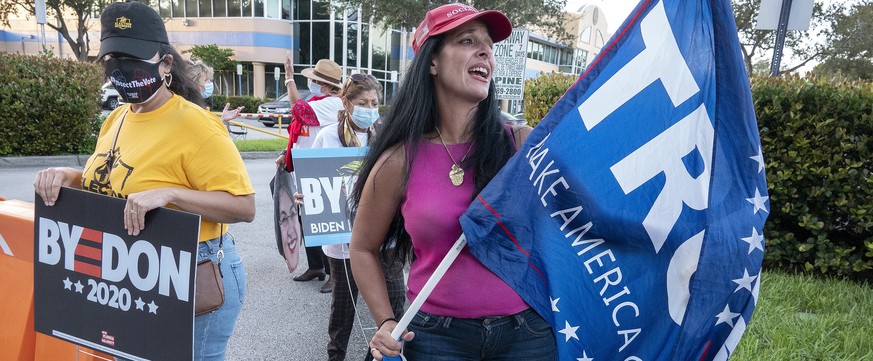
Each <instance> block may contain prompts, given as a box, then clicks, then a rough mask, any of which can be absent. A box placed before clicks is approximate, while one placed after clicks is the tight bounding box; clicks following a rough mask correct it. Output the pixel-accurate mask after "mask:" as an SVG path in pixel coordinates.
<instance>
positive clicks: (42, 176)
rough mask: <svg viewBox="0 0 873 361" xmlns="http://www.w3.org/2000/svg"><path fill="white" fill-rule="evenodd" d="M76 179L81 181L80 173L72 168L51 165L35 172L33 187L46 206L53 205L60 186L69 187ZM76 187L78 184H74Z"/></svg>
mask: <svg viewBox="0 0 873 361" xmlns="http://www.w3.org/2000/svg"><path fill="white" fill-rule="evenodd" d="M76 181H79V182H81V181H82V173H81V172H80V171H78V170H76V169H73V168H62V167H53V168H48V169H43V170H41V171H39V172H37V173H36V180H34V181H33V189H34V190H35V191H36V194H39V196H40V197H42V201H43V202H45V205H46V206H53V205H55V201H57V200H58V193H60V192H61V187H70V186H73V185H74V184H76ZM76 188H78V185H76Z"/></svg>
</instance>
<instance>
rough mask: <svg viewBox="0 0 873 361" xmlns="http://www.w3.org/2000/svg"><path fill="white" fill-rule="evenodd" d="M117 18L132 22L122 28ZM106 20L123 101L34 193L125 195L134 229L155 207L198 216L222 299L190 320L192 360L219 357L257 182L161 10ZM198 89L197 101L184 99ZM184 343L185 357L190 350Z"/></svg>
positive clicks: (136, 10)
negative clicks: (79, 154)
mask: <svg viewBox="0 0 873 361" xmlns="http://www.w3.org/2000/svg"><path fill="white" fill-rule="evenodd" d="M119 18H121V19H125V20H126V21H127V23H126V24H127V25H130V24H135V26H123V25H124V24H122V26H117V25H116V19H119ZM100 24H101V32H100V52H99V53H98V55H97V59H99V60H102V61H103V67H104V70H105V72H106V76H107V77H109V79H110V81H112V83H113V84H114V85H115V88H116V89H118V93H119V96H120V97H121V98H122V100H123V101H124V103H125V104H124V105H122V106H120V107H118V108H116V109H115V110H114V111H113V112H112V113H111V114H110V115H109V116H108V117H107V118H106V120H105V121H104V123H103V126H102V128H101V129H100V133H99V135H98V138H97V144H96V149H95V151H94V153H93V154H91V156H90V158H88V161H87V163H86V164H85V168H84V169H76V168H48V169H45V170H42V171H39V172H38V173H37V175H36V179H35V181H34V188H35V191H36V193H37V194H39V196H40V198H41V199H42V200H43V201H44V202H45V204H46V205H47V206H53V205H54V204H55V202H56V201H57V198H58V194H59V193H60V188H61V187H62V186H63V187H72V188H81V189H84V190H88V191H92V192H95V193H100V194H105V195H109V196H114V197H119V198H123V199H125V200H126V204H125V207H124V214H122V215H119V219H123V222H124V228H125V229H127V231H128V233H129V234H130V235H132V236H136V235H139V234H140V232H141V231H142V230H143V229H144V227H145V225H146V222H145V220H146V215H147V214H148V212H150V211H151V210H153V209H155V208H158V207H171V208H176V209H180V210H183V211H186V212H190V213H195V214H199V215H200V216H201V222H200V240H199V243H198V247H199V250H198V252H197V260H198V261H200V260H203V259H207V258H208V259H210V260H212V261H213V262H216V263H219V264H220V268H221V271H222V273H223V274H224V277H223V278H222V282H223V284H224V296H225V299H224V304H223V305H222V306H221V307H220V308H219V309H218V310H216V311H215V312H211V313H207V314H204V315H200V316H197V317H195V318H194V360H223V359H224V354H225V351H226V349H227V343H228V340H229V339H230V336H231V334H232V333H233V329H234V325H235V324H236V320H237V316H239V312H240V310H242V303H243V299H244V296H245V291H246V273H245V268H244V267H243V264H242V260H241V259H240V256H239V253H237V251H236V246H235V240H234V238H233V237H232V236H231V235H230V234H229V233H227V226H226V224H228V223H237V222H251V221H252V220H253V219H254V217H255V197H254V188H253V187H252V184H251V181H250V180H249V177H248V172H247V171H246V168H245V165H244V164H243V161H242V158H241V157H240V155H239V152H238V151H237V149H236V147H235V146H234V145H233V142H231V141H230V138H229V137H228V136H227V130H226V129H225V127H224V126H222V124H221V123H220V122H219V121H218V119H217V117H216V116H215V115H213V114H212V113H209V112H207V111H206V110H204V109H203V98H202V97H199V94H200V92H199V90H198V88H197V85H196V84H195V83H194V82H192V81H191V80H190V78H189V77H188V69H187V66H188V61H185V60H183V58H182V57H181V56H180V55H179V53H178V52H176V50H175V49H173V47H172V46H170V43H169V40H168V38H167V31H166V29H165V28H164V21H163V19H162V18H161V17H160V15H158V13H157V12H155V10H154V9H152V8H151V7H149V6H148V5H145V4H143V3H140V2H116V3H111V4H109V5H108V6H107V7H106V9H105V10H104V11H103V13H102V14H101V16H100ZM194 95H198V97H197V98H196V99H194V100H199V102H191V101H188V100H186V98H187V99H191V97H193V96H194ZM222 253H223V259H222V260H221V262H218V258H219V254H222ZM178 322H180V323H183V322H191V320H190V319H187V320H186V319H180V320H178ZM137 342H143V343H147V342H149V340H137ZM178 351H179V352H180V355H179V358H184V357H183V355H182V354H181V353H184V352H185V350H178ZM187 352H188V355H190V352H191V351H190V350H188V351H187Z"/></svg>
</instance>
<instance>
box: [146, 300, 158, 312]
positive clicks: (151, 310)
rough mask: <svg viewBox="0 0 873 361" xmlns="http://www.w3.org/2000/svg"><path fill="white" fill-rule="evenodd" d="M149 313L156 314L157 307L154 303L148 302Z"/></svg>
mask: <svg viewBox="0 0 873 361" xmlns="http://www.w3.org/2000/svg"><path fill="white" fill-rule="evenodd" d="M148 306H149V313H154V314H156V315H157V314H158V305H156V304H155V301H152V302H149V304H148Z"/></svg>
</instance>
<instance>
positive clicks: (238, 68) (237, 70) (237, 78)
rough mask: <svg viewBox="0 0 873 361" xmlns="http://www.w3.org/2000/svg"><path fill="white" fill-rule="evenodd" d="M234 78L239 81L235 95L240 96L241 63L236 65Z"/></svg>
mask: <svg viewBox="0 0 873 361" xmlns="http://www.w3.org/2000/svg"><path fill="white" fill-rule="evenodd" d="M236 80H237V83H239V86H238V88H239V93H237V95H239V96H242V64H237V65H236Z"/></svg>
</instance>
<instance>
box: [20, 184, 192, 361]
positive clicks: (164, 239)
mask: <svg viewBox="0 0 873 361" xmlns="http://www.w3.org/2000/svg"><path fill="white" fill-rule="evenodd" d="M35 199H40V196H39V195H36V196H35ZM124 206H125V200H124V199H120V198H114V197H109V196H104V195H100V194H97V193H92V192H86V191H81V190H76V189H71V188H61V191H60V194H59V195H58V200H57V202H55V205H54V206H51V207H48V206H46V205H45V203H43V202H39V201H38V202H35V208H36V209H35V216H34V220H35V221H34V242H33V243H34V247H35V250H34V273H33V278H34V279H33V284H34V289H33V299H34V311H33V312H34V329H35V330H36V332H39V333H42V334H45V335H49V336H53V337H57V338H59V339H62V340H65V341H68V342H72V343H75V344H78V345H82V346H85V347H88V348H92V349H95V350H98V351H101V352H105V353H108V354H112V355H115V356H119V357H123V358H126V359H130V360H171V359H172V360H190V359H192V358H193V356H194V354H193V352H194V348H193V340H194V274H195V263H196V261H197V253H196V249H197V241H198V238H199V236H200V216H198V215H194V214H190V213H185V212H180V211H176V210H172V209H167V208H158V209H154V210H151V211H149V212H148V213H147V214H146V216H145V219H146V225H145V228H144V229H143V230H142V231H141V232H140V234H139V235H137V236H129V235H128V233H127V230H125V229H124V222H123V214H124Z"/></svg>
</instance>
